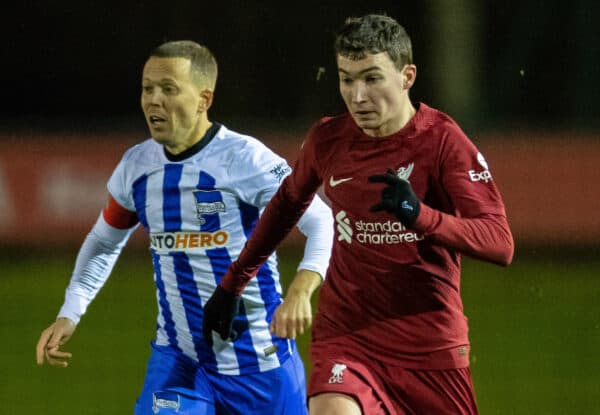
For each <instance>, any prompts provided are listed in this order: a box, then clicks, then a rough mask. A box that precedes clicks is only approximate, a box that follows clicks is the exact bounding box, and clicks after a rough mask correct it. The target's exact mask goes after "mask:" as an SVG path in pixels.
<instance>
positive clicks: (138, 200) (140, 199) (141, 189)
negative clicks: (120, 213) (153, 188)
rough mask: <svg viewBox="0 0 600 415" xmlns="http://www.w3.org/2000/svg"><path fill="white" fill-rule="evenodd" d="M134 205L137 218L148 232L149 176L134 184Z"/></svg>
mask: <svg viewBox="0 0 600 415" xmlns="http://www.w3.org/2000/svg"><path fill="white" fill-rule="evenodd" d="M132 187H133V203H134V205H135V211H136V214H137V217H138V219H139V221H140V223H141V224H142V226H143V227H144V228H146V231H150V229H149V227H148V218H147V217H146V188H147V187H148V176H146V175H143V176H141V177H140V178H138V179H137V180H136V181H134V182H133V185H132Z"/></svg>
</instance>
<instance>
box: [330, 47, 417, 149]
mask: <svg viewBox="0 0 600 415" xmlns="http://www.w3.org/2000/svg"><path fill="white" fill-rule="evenodd" d="M337 64H338V72H339V77H340V93H341V95H342V98H343V99H344V102H345V103H346V106H347V107H348V111H349V112H350V114H352V118H353V119H354V121H355V122H356V124H357V125H358V126H359V127H360V128H361V129H362V130H363V131H364V132H365V134H368V135H371V136H374V137H383V136H387V135H390V134H393V133H395V132H397V131H399V130H400V129H401V128H402V127H403V126H404V124H405V123H406V122H407V115H406V114H407V111H409V108H412V105H411V103H410V100H409V98H408V89H409V88H410V86H411V85H412V82H413V81H414V76H415V75H416V67H415V66H414V65H405V66H404V68H403V69H402V70H399V69H398V68H396V66H395V65H394V62H392V60H391V59H390V57H389V55H388V54H387V53H385V52H384V53H377V54H367V56H366V57H365V58H364V59H359V60H353V59H349V58H346V57H344V56H341V55H338V56H337Z"/></svg>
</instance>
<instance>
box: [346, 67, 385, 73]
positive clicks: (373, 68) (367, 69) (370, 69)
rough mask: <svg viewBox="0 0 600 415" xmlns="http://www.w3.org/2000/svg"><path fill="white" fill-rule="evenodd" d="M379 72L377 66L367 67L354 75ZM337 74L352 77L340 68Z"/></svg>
mask: <svg viewBox="0 0 600 415" xmlns="http://www.w3.org/2000/svg"><path fill="white" fill-rule="evenodd" d="M380 70H381V68H380V67H379V66H369V67H368V68H366V69H363V70H362V71H359V72H358V73H356V75H362V74H364V73H366V72H371V71H380ZM338 72H342V73H343V74H345V75H352V73H351V72H349V71H346V70H344V69H342V68H338Z"/></svg>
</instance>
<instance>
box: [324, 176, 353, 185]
mask: <svg viewBox="0 0 600 415" xmlns="http://www.w3.org/2000/svg"><path fill="white" fill-rule="evenodd" d="M348 180H352V177H346V178H344V179H338V180H334V178H333V176H329V186H331V187H335V186H337V185H338V184H340V183H344V182H347V181H348Z"/></svg>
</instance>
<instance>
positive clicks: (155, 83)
mask: <svg viewBox="0 0 600 415" xmlns="http://www.w3.org/2000/svg"><path fill="white" fill-rule="evenodd" d="M190 65H191V62H190V60H189V59H185V58H158V57H151V58H150V59H148V61H147V62H146V65H145V66H144V72H143V77H142V97H141V104H142V110H143V111H144V115H145V118H146V122H147V123H148V128H149V129H150V133H151V135H152V137H153V138H154V139H155V140H156V141H157V142H159V143H160V144H162V145H164V146H165V147H167V149H168V150H170V151H171V152H172V153H175V154H176V153H179V152H181V151H183V150H185V149H186V148H188V147H190V146H191V145H193V144H194V143H195V142H196V141H197V140H198V139H199V138H200V128H201V122H202V121H201V120H202V113H203V112H204V111H205V110H206V105H205V104H206V102H205V100H204V99H203V96H202V91H201V88H199V86H198V85H197V84H195V83H194V82H193V80H192V74H191V71H190Z"/></svg>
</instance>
